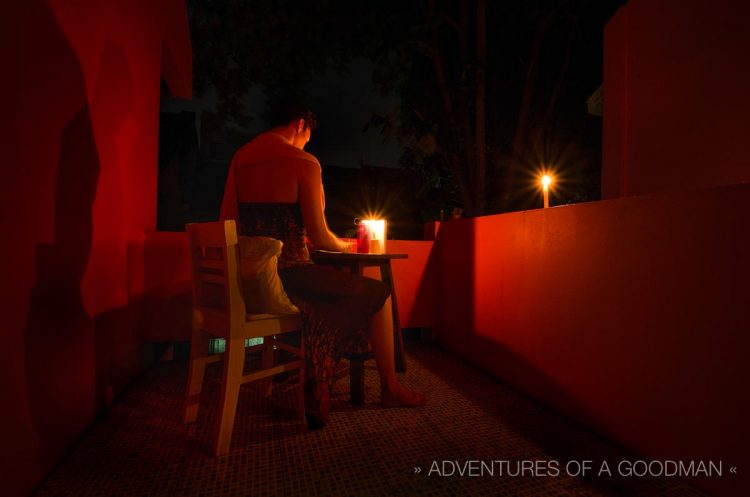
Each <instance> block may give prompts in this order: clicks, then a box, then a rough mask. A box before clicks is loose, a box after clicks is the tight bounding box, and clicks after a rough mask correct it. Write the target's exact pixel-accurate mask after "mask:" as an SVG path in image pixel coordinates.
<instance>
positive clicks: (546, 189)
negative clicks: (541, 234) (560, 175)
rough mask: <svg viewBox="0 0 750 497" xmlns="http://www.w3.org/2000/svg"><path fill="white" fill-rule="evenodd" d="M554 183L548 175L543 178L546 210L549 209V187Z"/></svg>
mask: <svg viewBox="0 0 750 497" xmlns="http://www.w3.org/2000/svg"><path fill="white" fill-rule="evenodd" d="M551 183H552V178H550V177H549V176H548V175H546V174H545V175H544V176H542V191H543V192H544V208H545V209H547V208H549V185H550V184H551Z"/></svg>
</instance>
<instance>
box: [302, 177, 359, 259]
mask: <svg viewBox="0 0 750 497" xmlns="http://www.w3.org/2000/svg"><path fill="white" fill-rule="evenodd" d="M299 203H300V208H301V210H302V221H303V222H304V224H305V229H306V230H307V236H309V237H310V240H311V241H312V242H313V245H315V248H319V249H323V250H332V251H336V252H350V251H351V244H349V243H347V242H345V241H343V240H340V239H339V238H338V237H337V236H336V235H334V234H333V233H332V232H331V230H330V229H328V224H327V223H326V218H325V212H324V206H325V194H324V193H323V180H322V174H321V169H320V165H319V164H315V165H312V164H311V166H310V167H309V168H306V169H305V171H304V172H303V174H302V177H301V178H300V181H299Z"/></svg>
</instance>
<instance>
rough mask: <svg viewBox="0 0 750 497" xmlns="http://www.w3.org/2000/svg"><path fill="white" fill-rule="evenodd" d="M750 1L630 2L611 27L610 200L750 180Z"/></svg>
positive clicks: (606, 193)
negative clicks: (749, 62)
mask: <svg viewBox="0 0 750 497" xmlns="http://www.w3.org/2000/svg"><path fill="white" fill-rule="evenodd" d="M749 18H750V3H748V2H744V1H740V0H712V1H709V0H691V1H685V0H630V1H629V2H628V3H627V5H625V6H624V7H622V8H621V9H620V10H619V11H618V12H617V14H615V16H614V17H613V18H612V19H611V20H610V22H609V23H608V24H607V26H606V29H605V32H604V34H605V37H604V38H605V47H604V135H603V140H604V147H603V150H604V153H603V169H602V198H617V197H622V196H628V195H640V194H644V193H653V192H661V191H668V190H678V189H686V188H701V187H710V186H719V185H729V184H735V183H747V182H750V140H748V136H750V120H748V119H747V116H748V115H750V98H748V88H750V65H748V64H747V63H746V61H747V54H748V53H750V36H748V31H747V19H749Z"/></svg>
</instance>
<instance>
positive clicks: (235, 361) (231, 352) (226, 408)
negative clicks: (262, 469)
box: [213, 338, 245, 456]
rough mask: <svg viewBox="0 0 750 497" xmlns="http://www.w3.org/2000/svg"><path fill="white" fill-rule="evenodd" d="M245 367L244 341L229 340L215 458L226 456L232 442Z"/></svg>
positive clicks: (225, 353)
mask: <svg viewBox="0 0 750 497" xmlns="http://www.w3.org/2000/svg"><path fill="white" fill-rule="evenodd" d="M244 365H245V340H244V339H242V338H231V339H227V341H226V351H225V352H224V375H223V378H222V382H221V384H222V388H221V401H220V404H219V416H218V418H217V420H216V422H217V427H216V436H215V438H214V446H213V451H214V454H215V455H217V456H220V455H223V454H226V453H227V452H228V451H229V445H230V443H231V441H232V430H233V428H234V415H235V413H236V411H237V398H238V396H239V393H240V386H242V369H243V367H244Z"/></svg>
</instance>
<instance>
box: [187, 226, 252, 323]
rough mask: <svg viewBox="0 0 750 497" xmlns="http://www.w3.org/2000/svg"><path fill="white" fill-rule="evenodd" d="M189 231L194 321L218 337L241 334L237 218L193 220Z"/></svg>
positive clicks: (241, 315) (243, 302)
mask: <svg viewBox="0 0 750 497" xmlns="http://www.w3.org/2000/svg"><path fill="white" fill-rule="evenodd" d="M187 232H188V238H189V240H190V254H191V258H192V267H193V320H194V324H193V325H194V326H196V325H197V326H200V328H201V329H203V330H205V331H207V332H209V333H211V334H213V335H216V336H218V337H223V338H232V337H239V336H241V334H242V328H243V326H244V323H245V312H246V311H245V301H244V300H243V297H242V290H241V287H240V278H239V256H238V249H239V247H238V243H237V226H236V224H235V222H234V221H217V222H211V223H191V224H188V225H187Z"/></svg>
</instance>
